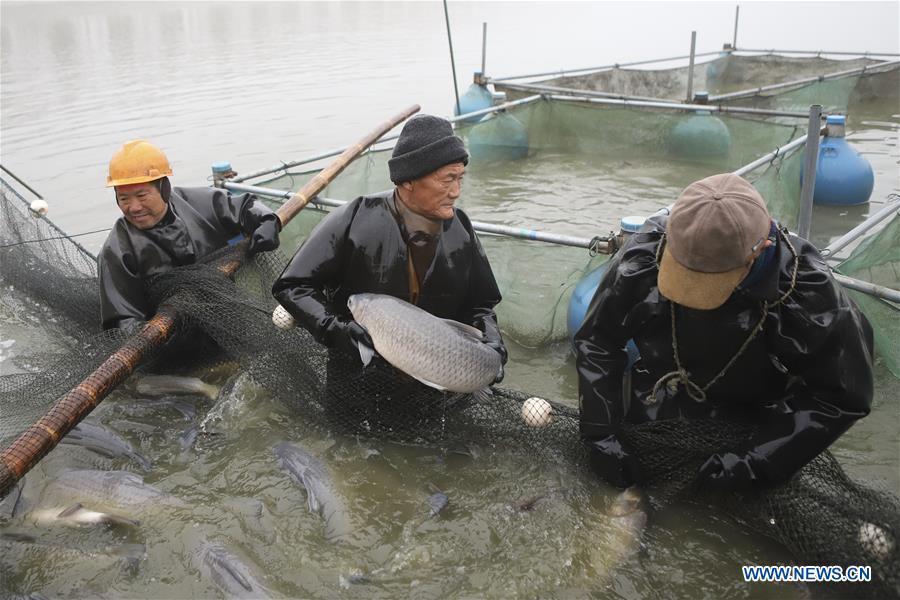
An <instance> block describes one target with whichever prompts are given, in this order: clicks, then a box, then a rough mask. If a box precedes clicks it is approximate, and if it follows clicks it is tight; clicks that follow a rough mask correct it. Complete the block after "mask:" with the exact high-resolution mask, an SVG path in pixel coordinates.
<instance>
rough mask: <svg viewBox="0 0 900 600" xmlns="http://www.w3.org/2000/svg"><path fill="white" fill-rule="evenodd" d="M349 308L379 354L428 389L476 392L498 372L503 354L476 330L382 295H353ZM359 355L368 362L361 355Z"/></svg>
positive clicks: (483, 387)
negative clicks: (489, 344)
mask: <svg viewBox="0 0 900 600" xmlns="http://www.w3.org/2000/svg"><path fill="white" fill-rule="evenodd" d="M347 306H348V307H349V308H350V312H351V313H353V318H354V319H355V320H356V321H357V322H358V323H359V324H360V325H362V326H363V327H365V328H366V330H367V331H368V332H369V335H370V336H371V337H372V342H373V343H374V344H375V350H376V351H377V352H378V354H380V355H381V356H382V357H383V358H384V359H385V360H386V361H387V362H389V363H390V364H392V365H393V366H395V367H396V368H398V369H400V370H401V371H403V372H404V373H406V374H408V375H409V376H411V377H414V378H415V379H417V380H419V381H421V382H422V383H424V384H425V385H427V386H430V387H433V388H436V389H439V390H446V391H451V392H460V393H473V392H478V391H480V390H483V389H485V388H487V387H488V386H489V385H490V384H491V383H493V381H494V379H495V378H496V377H497V374H498V373H499V371H500V366H501V363H500V355H499V354H498V353H497V352H496V351H494V350H493V349H492V348H490V347H489V346H487V345H485V344H484V343H483V342H482V333H481V331H479V330H478V329H476V328H475V327H472V326H470V325H465V324H463V323H458V322H456V321H452V320H450V319H441V318H439V317H436V316H434V315H432V314H430V313H428V312H425V311H424V310H422V309H421V308H418V307H416V306H413V305H412V304H409V303H408V302H404V301H403V300H400V299H399V298H395V297H393V296H387V295H383V294H354V295H352V296H350V298H349V300H348V301H347ZM360 355H361V356H362V358H363V362H364V363H365V362H367V360H366V358H367V357H366V356H365V354H364V352H363V351H361V352H360Z"/></svg>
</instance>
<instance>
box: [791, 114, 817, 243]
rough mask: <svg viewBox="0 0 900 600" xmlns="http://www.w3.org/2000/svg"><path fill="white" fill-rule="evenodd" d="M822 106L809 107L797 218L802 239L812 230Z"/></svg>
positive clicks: (806, 237) (798, 230)
mask: <svg viewBox="0 0 900 600" xmlns="http://www.w3.org/2000/svg"><path fill="white" fill-rule="evenodd" d="M821 122H822V105H821V104H813V105H812V106H810V107H809V125H808V126H807V129H806V156H805V159H806V160H805V161H804V169H803V173H804V177H803V185H802V186H801V188H800V215H799V216H798V218H797V233H798V234H799V235H800V237H802V238H803V239H805V240H807V239H809V231H810V229H811V228H812V210H813V192H814V191H815V189H816V170H817V169H816V167H817V165H818V161H819V136H818V135H815V134H816V132H817V131H821V125H820V124H821Z"/></svg>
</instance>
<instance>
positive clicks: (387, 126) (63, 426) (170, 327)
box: [0, 105, 419, 498]
mask: <svg viewBox="0 0 900 600" xmlns="http://www.w3.org/2000/svg"><path fill="white" fill-rule="evenodd" d="M418 111H419V106H418V105H413V106H410V107H409V108H407V109H406V110H404V111H403V112H401V113H399V114H397V115H395V116H394V117H393V118H391V119H388V120H387V121H385V122H383V123H381V124H380V125H379V126H378V128H377V129H375V130H374V131H372V133H370V134H368V135H367V136H365V137H364V138H363V139H361V140H360V141H359V142H357V143H356V144H354V145H353V146H351V147H349V148H347V149H346V150H345V151H344V152H343V153H342V154H341V155H340V156H338V157H337V158H336V159H335V160H334V161H333V162H332V163H331V164H330V165H328V167H326V168H325V169H324V170H322V171H321V172H320V173H319V174H318V175H316V176H315V177H314V178H313V179H312V180H311V181H309V182H308V183H307V184H306V185H304V186H303V187H302V188H301V189H300V190H299V191H298V192H297V193H296V194H294V196H293V198H291V200H290V201H288V202H287V203H285V204H284V206H282V207H281V208H280V209H279V210H278V212H277V214H278V218H279V219H281V222H282V224H287V223H288V222H289V221H290V220H291V219H292V218H294V216H295V215H296V214H297V213H298V212H300V211H301V210H303V207H304V206H306V205H307V204H308V203H309V200H310V199H311V198H314V197H315V196H316V194H318V193H319V192H320V191H322V190H323V189H324V188H325V187H326V186H327V185H328V184H329V183H331V181H332V180H333V179H334V178H335V177H337V176H338V175H339V174H340V173H341V171H343V170H344V169H345V168H346V167H347V165H348V164H350V163H351V162H353V160H354V159H356V158H357V157H358V156H359V155H360V154H362V153H363V152H364V151H365V150H366V148H368V147H369V146H371V145H372V144H374V143H375V142H376V141H377V140H378V138H380V137H381V136H383V135H384V134H385V133H387V132H388V131H390V130H391V129H393V128H394V127H395V126H396V125H398V124H400V123H402V122H403V121H405V120H406V119H407V118H409V117H410V116H411V115H413V114H415V113H416V112H418ZM242 244H245V245H246V241H244V242H242ZM241 262H242V261H240V260H235V261H232V262H229V263H227V264H226V265H223V266H222V267H220V270H221V271H222V272H223V273H224V274H225V275H228V276H230V275H233V274H234V273H235V272H236V271H237V270H238V268H240V266H241ZM177 319H178V314H177V313H176V312H175V311H174V310H173V309H171V308H169V307H165V306H163V307H161V308H160V310H159V311H157V313H156V314H155V315H154V316H153V318H151V319H150V320H149V321H147V323H146V324H145V325H144V327H143V328H142V329H141V330H140V332H138V333H137V334H135V335H134V336H132V337H131V338H129V339H128V340H127V341H126V342H125V343H124V344H123V345H122V347H121V348H119V349H118V350H116V351H115V352H114V353H113V354H112V355H111V356H110V357H109V358H108V359H106V360H105V361H104V362H103V364H101V365H100V366H99V367H98V368H97V369H96V370H95V371H94V372H92V373H91V374H90V375H88V376H87V377H86V378H85V379H84V380H83V381H82V382H81V383H79V384H78V385H77V386H75V388H73V389H72V390H70V391H69V392H68V393H67V394H66V395H65V396H63V397H62V398H61V399H60V400H59V401H57V402H56V404H54V405H53V407H51V408H50V410H49V411H47V413H46V414H45V415H44V416H43V417H41V418H40V419H39V420H38V421H37V422H36V423H35V424H33V425H32V426H31V427H29V428H28V429H27V430H25V432H24V433H22V435H20V436H19V437H18V438H17V439H16V440H15V441H14V442H13V443H12V444H10V446H9V447H8V448H6V450H4V451H3V453H2V454H0V498H3V497H5V496H6V494H8V493H9V491H10V490H11V489H12V488H13V486H14V485H15V484H16V482H18V481H19V480H20V479H21V478H22V477H24V476H25V474H26V473H27V472H28V471H30V470H31V468H32V467H33V466H34V465H36V464H37V463H38V462H39V461H40V460H41V459H42V458H43V457H44V456H46V455H47V453H49V452H50V451H51V450H53V448H54V447H56V444H57V443H59V440H61V439H62V438H63V437H64V436H65V435H66V434H67V433H69V431H71V430H72V428H73V427H75V426H76V425H77V424H78V423H79V422H80V421H81V420H82V419H83V418H84V417H86V416H87V415H89V414H90V412H91V411H92V410H94V408H95V407H96V406H97V405H98V404H100V402H101V401H102V400H103V399H104V398H106V396H107V395H108V394H109V393H110V392H111V391H113V390H114V389H115V388H116V386H118V385H119V384H120V383H122V382H123V381H125V379H127V378H128V377H129V376H130V375H131V373H132V372H134V370H135V369H136V368H137V366H138V365H139V364H140V363H141V361H142V360H143V359H144V358H145V357H146V356H147V355H148V354H149V353H150V352H152V351H153V350H155V349H157V348H160V347H161V346H162V345H163V344H164V343H165V342H166V341H167V340H168V339H169V338H170V337H172V335H173V333H174V332H175V323H176V321H177Z"/></svg>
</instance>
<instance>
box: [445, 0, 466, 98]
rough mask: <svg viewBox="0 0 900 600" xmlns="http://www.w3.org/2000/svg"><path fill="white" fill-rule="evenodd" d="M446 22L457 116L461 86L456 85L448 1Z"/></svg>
mask: <svg viewBox="0 0 900 600" xmlns="http://www.w3.org/2000/svg"><path fill="white" fill-rule="evenodd" d="M444 22H445V23H447V43H448V44H449V45H450V69H451V70H452V71H453V92H454V93H455V94H456V114H459V113H461V112H462V110H461V109H460V108H459V86H457V85H456V59H455V58H454V57H453V38H452V37H451V36H450V13H448V12H447V0H444Z"/></svg>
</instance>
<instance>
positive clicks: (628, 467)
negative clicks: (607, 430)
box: [586, 434, 642, 488]
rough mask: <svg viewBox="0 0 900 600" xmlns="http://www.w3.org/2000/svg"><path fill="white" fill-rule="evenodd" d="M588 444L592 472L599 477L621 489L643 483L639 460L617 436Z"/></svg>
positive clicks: (611, 435) (588, 442)
mask: <svg viewBox="0 0 900 600" xmlns="http://www.w3.org/2000/svg"><path fill="white" fill-rule="evenodd" d="M586 443H587V447H588V452H589V454H590V456H589V459H590V464H591V470H592V471H593V472H594V473H595V474H596V475H597V476H598V477H600V478H601V479H603V480H605V481H606V482H607V483H609V484H611V485H614V486H616V487H619V488H627V487H630V486H632V485H634V484H636V483H641V479H642V478H641V474H640V467H639V465H638V462H637V459H636V458H634V457H633V456H632V455H631V454H629V453H628V451H627V449H626V448H625V447H624V446H623V445H622V443H621V442H620V441H619V439H618V438H617V437H616V435H615V434H610V435H608V436H606V437H605V438H603V439H600V440H590V441H586Z"/></svg>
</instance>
